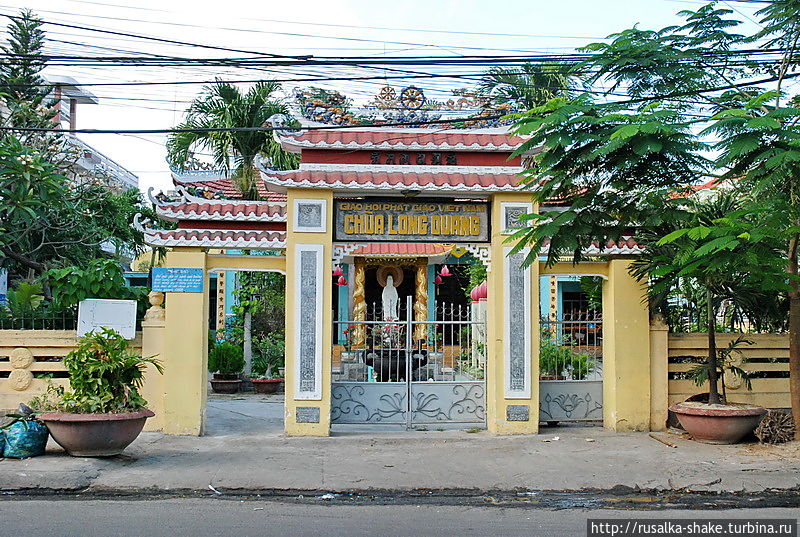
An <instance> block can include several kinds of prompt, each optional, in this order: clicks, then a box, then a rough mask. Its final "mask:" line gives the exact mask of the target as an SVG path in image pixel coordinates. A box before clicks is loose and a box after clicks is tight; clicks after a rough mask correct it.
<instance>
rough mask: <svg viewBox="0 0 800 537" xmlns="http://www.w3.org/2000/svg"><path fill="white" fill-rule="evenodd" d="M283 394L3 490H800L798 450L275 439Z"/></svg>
mask: <svg viewBox="0 0 800 537" xmlns="http://www.w3.org/2000/svg"><path fill="white" fill-rule="evenodd" d="M282 409H283V405H282V402H281V399H280V398H279V397H274V396H273V397H258V396H252V395H251V396H247V397H243V398H242V397H240V398H227V399H225V398H212V399H210V401H209V409H208V413H209V427H208V434H209V436H204V437H201V438H197V437H176V436H167V435H163V434H160V433H143V434H142V435H141V436H140V437H139V438H138V439H137V440H136V442H134V443H133V444H132V445H131V446H130V447H129V448H128V449H127V450H126V452H125V454H124V455H122V456H119V457H114V458H110V459H87V458H73V457H69V456H67V455H66V454H65V453H64V452H63V451H62V450H61V448H60V447H59V446H58V445H56V444H54V443H53V442H52V440H51V443H50V444H49V446H48V453H47V455H45V456H43V457H37V458H34V459H29V460H22V461H19V460H12V459H2V460H0V490H5V491H13V490H20V489H43V490H83V489H90V490H95V491H106V490H117V491H133V490H138V489H146V490H153V489H156V490H162V491H179V490H208V488H209V485H211V486H212V487H214V488H216V489H218V490H224V489H240V490H313V491H335V492H346V491H367V490H401V491H407V490H417V489H439V490H441V489H472V490H478V491H490V490H500V491H512V490H581V489H602V490H608V489H612V488H614V487H618V486H624V487H631V488H636V487H640V488H642V489H656V490H669V489H687V488H688V489H691V490H693V491H706V490H708V491H748V492H758V491H762V490H765V489H770V488H775V489H788V488H794V487H800V442H793V443H791V444H786V445H783V446H760V445H757V444H745V445H733V446H711V445H706V444H700V443H696V442H692V441H690V440H686V439H684V438H682V437H680V436H677V435H670V434H666V433H659V436H660V437H661V438H664V439H667V440H668V442H670V443H672V444H674V445H676V446H677V447H675V448H673V447H670V446H668V445H665V444H663V443H661V442H659V441H657V440H655V439H653V438H652V437H651V436H649V435H648V434H647V433H624V434H619V433H613V432H610V431H607V430H604V429H602V428H599V427H556V428H550V429H548V428H544V429H542V434H539V435H531V436H506V437H497V436H491V435H489V434H488V433H486V432H485V431H482V432H478V433H468V432H466V431H465V430H463V429H462V430H450V431H433V430H432V431H426V432H422V431H411V432H399V431H398V432H392V431H386V430H385V429H380V428H378V427H375V428H373V429H370V430H369V431H368V432H357V433H339V434H336V435H334V436H332V437H330V438H288V437H285V436H282V425H281V414H282Z"/></svg>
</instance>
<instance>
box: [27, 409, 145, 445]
mask: <svg viewBox="0 0 800 537" xmlns="http://www.w3.org/2000/svg"><path fill="white" fill-rule="evenodd" d="M153 416H155V414H153V413H152V412H151V411H149V410H147V409H144V410H141V411H139V412H128V413H124V414H66V413H62V412H45V413H44V414H41V415H40V416H38V418H39V419H40V420H41V421H43V422H44V424H45V425H47V428H48V429H49V431H50V436H52V437H53V440H55V441H56V442H57V443H58V445H60V446H61V447H63V448H64V449H65V450H66V451H67V453H69V454H70V455H72V456H73V457H110V456H112V455H119V454H120V453H122V451H123V450H124V449H125V448H126V447H128V445H130V443H131V442H133V441H134V440H136V437H137V436H139V433H141V432H142V428H144V422H145V421H146V420H147V418H152V417H153Z"/></svg>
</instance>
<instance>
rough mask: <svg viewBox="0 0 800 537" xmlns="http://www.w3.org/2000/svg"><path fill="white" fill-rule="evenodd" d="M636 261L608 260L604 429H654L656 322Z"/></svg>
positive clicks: (604, 348) (604, 347)
mask: <svg viewBox="0 0 800 537" xmlns="http://www.w3.org/2000/svg"><path fill="white" fill-rule="evenodd" d="M630 264H631V261H630V260H627V259H612V260H610V261H609V262H608V281H606V282H605V283H604V285H603V426H604V427H606V428H607V429H612V430H614V431H648V430H650V320H649V313H648V307H647V301H646V299H645V292H646V291H645V287H644V285H643V283H642V282H639V281H637V280H636V279H635V278H634V277H633V276H631V275H630V273H629V272H628V268H629V267H630Z"/></svg>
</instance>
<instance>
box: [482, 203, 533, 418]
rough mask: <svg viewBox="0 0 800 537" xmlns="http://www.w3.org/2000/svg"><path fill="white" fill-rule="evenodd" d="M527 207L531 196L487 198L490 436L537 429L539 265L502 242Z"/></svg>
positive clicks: (487, 402)
mask: <svg viewBox="0 0 800 537" xmlns="http://www.w3.org/2000/svg"><path fill="white" fill-rule="evenodd" d="M532 211H533V204H532V203H531V196H530V194H527V193H513V194H511V193H508V194H495V195H494V196H493V197H492V213H491V215H492V236H491V261H490V267H489V271H488V274H487V281H488V288H489V293H488V299H487V301H488V309H487V321H488V325H487V363H486V411H487V427H488V429H489V431H490V432H492V433H495V434H527V433H537V432H539V316H538V311H539V263H538V262H535V263H533V264H532V265H530V266H528V267H525V266H523V260H524V259H525V257H526V256H527V253H528V250H527V249H525V250H522V251H520V252H518V253H515V254H513V255H511V254H510V252H511V249H512V247H513V246H514V245H513V244H512V243H506V242H504V241H505V240H506V239H507V238H508V237H509V235H510V234H511V233H513V231H514V229H515V227H516V226H518V225H519V223H520V222H519V216H520V214H524V213H530V212H532Z"/></svg>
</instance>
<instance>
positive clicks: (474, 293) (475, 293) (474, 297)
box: [469, 285, 480, 302]
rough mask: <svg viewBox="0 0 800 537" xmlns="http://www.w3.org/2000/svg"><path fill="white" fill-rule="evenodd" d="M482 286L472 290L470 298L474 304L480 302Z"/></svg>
mask: <svg viewBox="0 0 800 537" xmlns="http://www.w3.org/2000/svg"><path fill="white" fill-rule="evenodd" d="M479 287H480V286H478V285H476V286H475V287H473V288H472V291H470V292H469V297H470V298H471V299H472V301H473V302H477V301H478V300H480V297H479V295H480V290H479V289H478V288H479Z"/></svg>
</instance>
